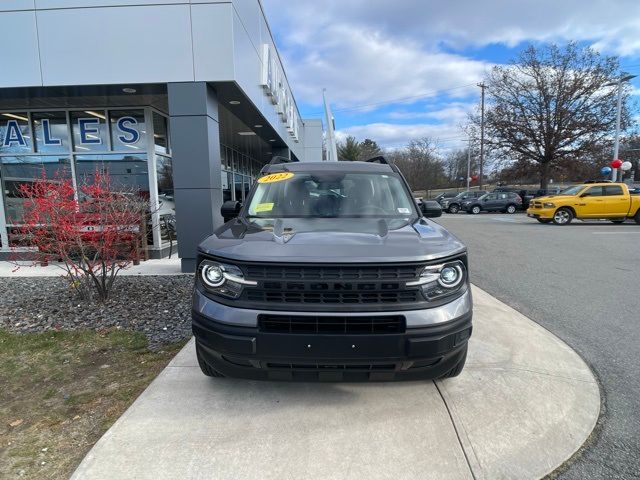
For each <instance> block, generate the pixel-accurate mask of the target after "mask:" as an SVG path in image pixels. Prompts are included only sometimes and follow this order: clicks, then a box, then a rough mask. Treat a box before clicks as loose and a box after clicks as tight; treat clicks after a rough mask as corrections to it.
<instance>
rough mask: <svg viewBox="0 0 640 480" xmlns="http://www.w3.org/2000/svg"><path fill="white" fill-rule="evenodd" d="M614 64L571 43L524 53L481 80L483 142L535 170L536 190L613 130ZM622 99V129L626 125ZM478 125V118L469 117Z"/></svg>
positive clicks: (616, 61) (614, 107) (534, 49)
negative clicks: (565, 162) (484, 107)
mask: <svg viewBox="0 0 640 480" xmlns="http://www.w3.org/2000/svg"><path fill="white" fill-rule="evenodd" d="M617 78H618V60H617V58H613V57H602V56H601V55H600V54H599V53H598V52H596V51H595V50H593V49H591V48H584V49H581V48H579V47H578V46H577V45H576V44H574V43H571V44H569V45H567V46H566V47H564V48H561V47H558V46H556V45H550V46H545V47H541V48H536V47H534V46H530V47H529V48H527V49H526V50H524V51H523V52H522V53H521V54H520V56H519V58H518V59H517V61H515V62H512V63H511V64H510V65H507V66H496V67H494V68H493V69H492V70H491V72H490V73H489V74H488V76H487V78H486V79H485V83H486V84H487V111H486V114H485V128H486V135H487V138H486V142H487V143H488V144H489V145H490V146H492V147H493V148H495V149H497V150H501V151H502V152H503V154H504V155H505V156H506V157H510V158H512V159H513V160H525V161H529V162H533V163H534V164H537V166H538V169H539V175H540V187H541V188H546V187H547V184H548V181H549V178H550V174H551V170H552V168H553V167H555V166H556V165H558V164H559V163H561V162H562V161H563V160H567V159H581V158H582V157H583V156H585V155H589V153H590V152H592V151H593V150H594V147H595V146H597V145H599V144H602V143H603V141H604V140H605V137H607V135H610V134H611V132H612V131H613V129H614V126H615V118H616V95H617V91H616V87H615V86H606V85H607V84H608V83H611V82H615V81H616V79H617ZM627 98H628V92H627V93H625V94H624V99H623V100H624V104H623V105H624V108H623V117H622V119H623V126H626V125H627V124H628V118H629V115H628V109H627V108H626V101H627ZM472 120H473V122H474V123H476V125H477V124H478V122H479V118H478V116H473V118H472Z"/></svg>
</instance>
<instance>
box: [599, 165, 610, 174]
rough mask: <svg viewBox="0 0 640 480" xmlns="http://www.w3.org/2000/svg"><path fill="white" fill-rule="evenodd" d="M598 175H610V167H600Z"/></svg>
mask: <svg viewBox="0 0 640 480" xmlns="http://www.w3.org/2000/svg"><path fill="white" fill-rule="evenodd" d="M600 173H601V174H602V175H610V174H611V167H602V168H601V169H600Z"/></svg>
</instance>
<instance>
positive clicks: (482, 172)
mask: <svg viewBox="0 0 640 480" xmlns="http://www.w3.org/2000/svg"><path fill="white" fill-rule="evenodd" d="M478 86H479V87H480V90H481V91H482V94H481V96H480V98H481V100H480V181H479V182H478V186H479V187H480V190H482V182H483V180H484V171H483V168H484V89H485V88H487V86H486V85H485V84H484V82H483V83H479V84H478Z"/></svg>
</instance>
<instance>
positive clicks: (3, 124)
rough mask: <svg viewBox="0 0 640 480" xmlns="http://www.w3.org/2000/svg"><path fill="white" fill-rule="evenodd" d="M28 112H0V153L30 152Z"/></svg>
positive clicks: (31, 142)
mask: <svg viewBox="0 0 640 480" xmlns="http://www.w3.org/2000/svg"><path fill="white" fill-rule="evenodd" d="M32 144H33V141H32V139H31V135H30V132H29V114H28V113H24V112H16V113H0V153H9V154H16V153H31V152H32V149H31V145H32Z"/></svg>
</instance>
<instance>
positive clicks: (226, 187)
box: [220, 170, 233, 202]
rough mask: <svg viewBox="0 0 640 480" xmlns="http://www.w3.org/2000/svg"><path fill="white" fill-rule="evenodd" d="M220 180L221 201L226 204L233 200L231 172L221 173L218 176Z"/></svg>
mask: <svg viewBox="0 0 640 480" xmlns="http://www.w3.org/2000/svg"><path fill="white" fill-rule="evenodd" d="M220 176H221V180H222V201H223V202H227V201H229V200H233V193H232V191H231V184H232V183H233V174H232V173H231V172H227V171H224V170H223V171H222V173H221V174H220Z"/></svg>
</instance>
